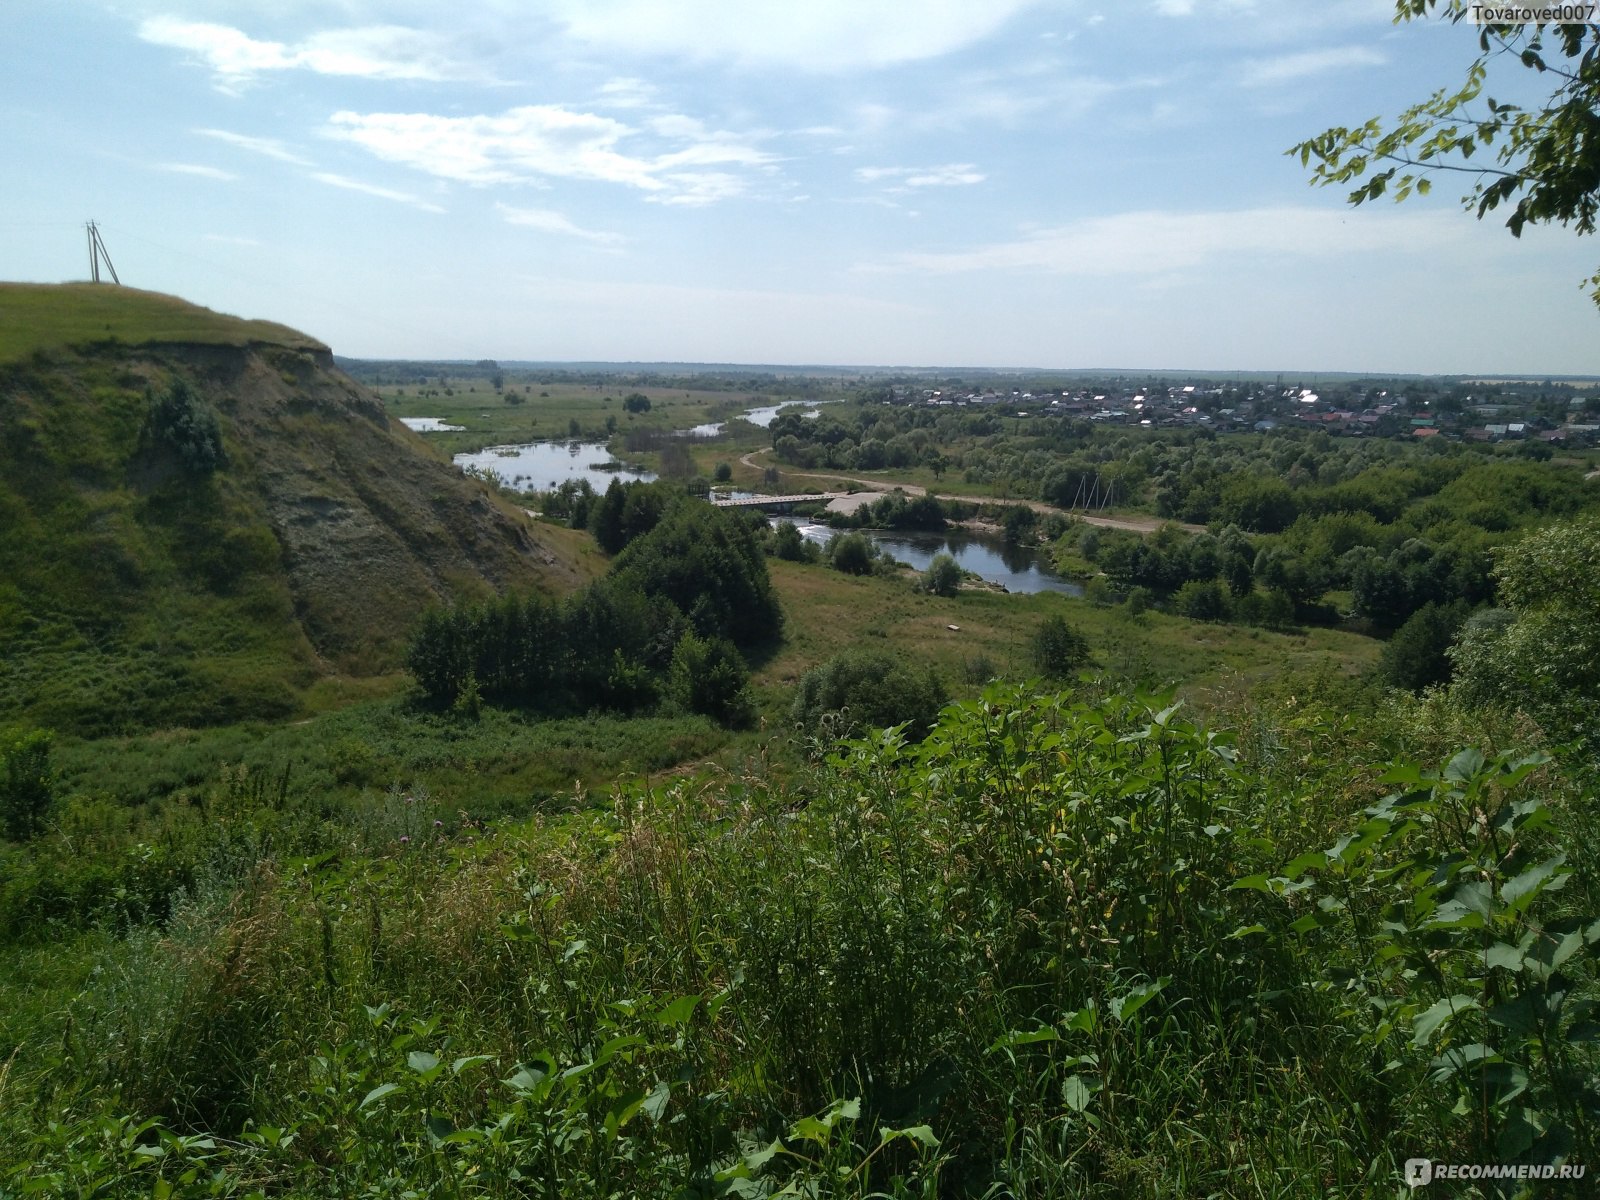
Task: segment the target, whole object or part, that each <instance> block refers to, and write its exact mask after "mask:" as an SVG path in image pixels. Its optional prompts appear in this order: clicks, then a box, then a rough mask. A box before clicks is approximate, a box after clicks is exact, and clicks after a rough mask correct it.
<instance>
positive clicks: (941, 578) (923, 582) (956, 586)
mask: <svg viewBox="0 0 1600 1200" xmlns="http://www.w3.org/2000/svg"><path fill="white" fill-rule="evenodd" d="M961 579H962V570H961V568H960V566H958V565H957V563H956V560H955V559H954V558H953V557H952V556H950V555H948V554H944V553H940V554H935V555H934V556H933V561H931V562H930V563H929V564H928V569H927V570H926V571H924V572H923V573H922V578H921V579H920V580H918V586H919V587H920V588H921V589H922V590H923V591H925V592H930V593H932V594H933V595H935V596H954V595H955V594H956V592H957V591H958V590H960V588H961Z"/></svg>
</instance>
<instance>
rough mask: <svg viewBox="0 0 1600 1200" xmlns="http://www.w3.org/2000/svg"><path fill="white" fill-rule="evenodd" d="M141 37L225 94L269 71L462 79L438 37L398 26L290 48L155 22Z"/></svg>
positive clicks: (214, 28) (335, 34)
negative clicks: (190, 65)
mask: <svg viewBox="0 0 1600 1200" xmlns="http://www.w3.org/2000/svg"><path fill="white" fill-rule="evenodd" d="M139 36H140V38H142V39H143V40H144V41H146V42H150V43H151V44H153V45H157V46H167V47H170V48H172V49H174V50H183V51H186V52H187V53H189V54H190V55H192V56H193V57H194V58H195V59H197V60H198V61H199V62H201V63H202V64H204V65H205V66H207V67H209V68H210V69H211V71H212V73H213V74H214V75H215V76H216V78H217V82H218V85H219V86H221V87H223V88H224V89H225V90H233V89H237V88H238V87H240V86H242V85H243V84H245V83H248V82H249V81H250V80H251V79H253V78H254V77H255V76H257V75H261V74H264V73H266V72H271V71H293V70H306V71H313V72H315V73H317V74H319V75H348V76H357V77H362V78H367V79H424V80H445V79H454V78H459V77H461V75H462V74H463V71H462V68H460V67H459V66H457V65H456V64H454V63H453V62H451V60H450V59H449V58H448V56H446V55H445V53H444V52H443V48H442V46H441V44H440V42H439V40H438V39H437V38H436V37H434V36H433V35H431V34H427V33H422V32H419V31H417V30H414V29H406V28H403V27H401V26H398V25H373V26H367V27H364V28H359V29H334V30H327V31H324V32H322V33H315V34H312V35H311V36H310V37H308V38H305V39H304V40H302V41H299V42H295V43H288V42H274V41H262V40H260V39H257V38H253V37H251V36H250V35H249V34H247V33H245V32H243V31H242V30H239V29H235V28H233V27H232V26H229V25H216V24H212V23H210V22H204V21H184V20H181V19H179V18H177V17H152V18H150V19H149V20H147V21H145V22H144V23H143V24H141V25H140V26H139Z"/></svg>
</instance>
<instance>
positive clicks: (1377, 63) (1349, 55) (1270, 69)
mask: <svg viewBox="0 0 1600 1200" xmlns="http://www.w3.org/2000/svg"><path fill="white" fill-rule="evenodd" d="M1388 61H1389V57H1388V55H1386V54H1383V53H1381V52H1380V51H1377V50H1374V49H1372V48H1371V47H1368V46H1330V47H1329V48H1328V49H1326V50H1307V51H1304V52H1302V53H1299V54H1283V55H1279V56H1278V57H1276V58H1257V59H1252V60H1251V61H1250V62H1247V63H1245V65H1244V69H1243V71H1242V72H1241V74H1240V76H1239V82H1240V83H1241V84H1242V85H1243V86H1245V87H1280V86H1283V85H1285V84H1293V83H1298V82H1300V81H1301V80H1303V79H1309V78H1311V77H1312V76H1313V75H1326V74H1327V73H1328V72H1330V71H1352V70H1358V69H1360V68H1362V67H1381V66H1384V65H1385V64H1387V63H1388Z"/></svg>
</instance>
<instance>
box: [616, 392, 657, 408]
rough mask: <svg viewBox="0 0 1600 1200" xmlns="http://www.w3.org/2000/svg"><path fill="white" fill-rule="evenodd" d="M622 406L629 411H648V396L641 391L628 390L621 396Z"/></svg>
mask: <svg viewBox="0 0 1600 1200" xmlns="http://www.w3.org/2000/svg"><path fill="white" fill-rule="evenodd" d="M622 407H623V408H624V409H626V410H627V411H628V412H631V413H647V412H649V411H650V397H649V396H646V395H645V394H644V393H643V392H629V393H628V394H627V395H626V396H624V397H623V398H622Z"/></svg>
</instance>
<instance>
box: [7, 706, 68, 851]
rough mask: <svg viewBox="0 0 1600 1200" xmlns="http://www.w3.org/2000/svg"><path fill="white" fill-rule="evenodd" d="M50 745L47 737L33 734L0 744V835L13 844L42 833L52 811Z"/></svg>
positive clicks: (42, 734)
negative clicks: (7, 743)
mask: <svg viewBox="0 0 1600 1200" xmlns="http://www.w3.org/2000/svg"><path fill="white" fill-rule="evenodd" d="M50 742H51V736H50V734H49V733H47V732H45V731H44V730H35V731H34V732H32V733H27V734H23V735H22V736H21V737H18V738H16V739H14V740H13V741H12V742H11V743H10V745H4V744H0V833H4V834H5V836H6V837H7V838H9V839H10V840H11V841H13V842H26V841H30V840H31V839H33V838H35V837H37V836H38V835H39V834H40V833H42V832H43V831H44V827H45V822H46V821H47V820H49V818H50V813H51V811H52V809H54V807H55V802H56V797H55V790H56V782H55V773H54V772H53V771H52V770H51V767H50Z"/></svg>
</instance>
